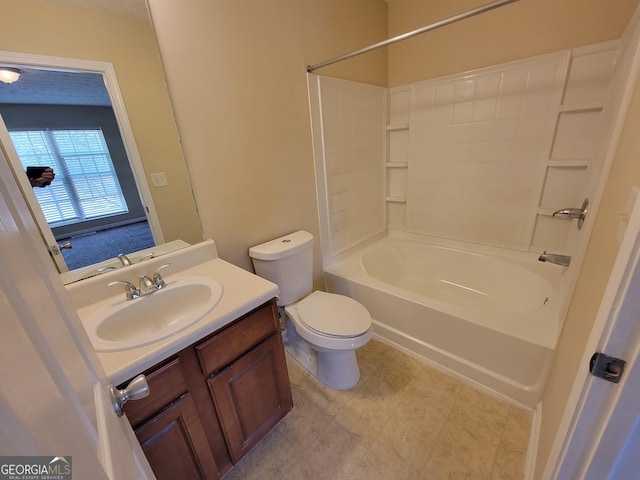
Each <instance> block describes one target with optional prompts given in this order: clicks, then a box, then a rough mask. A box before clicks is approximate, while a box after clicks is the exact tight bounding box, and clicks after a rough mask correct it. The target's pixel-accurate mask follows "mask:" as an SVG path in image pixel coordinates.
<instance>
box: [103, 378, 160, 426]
mask: <svg viewBox="0 0 640 480" xmlns="http://www.w3.org/2000/svg"><path fill="white" fill-rule="evenodd" d="M109 391H110V394H111V404H112V405H113V409H114V410H115V412H116V415H118V416H119V417H121V416H122V414H123V413H124V412H123V411H122V407H124V404H125V403H127V402H128V401H129V400H139V399H141V398H144V397H148V396H149V393H150V391H149V384H148V383H147V378H146V377H145V376H144V375H138V376H137V377H136V378H134V379H133V380H131V382H129V385H127V386H126V387H125V388H123V389H122V390H118V389H117V388H116V387H114V386H113V385H110V386H109Z"/></svg>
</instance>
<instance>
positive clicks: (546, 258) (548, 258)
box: [538, 250, 571, 267]
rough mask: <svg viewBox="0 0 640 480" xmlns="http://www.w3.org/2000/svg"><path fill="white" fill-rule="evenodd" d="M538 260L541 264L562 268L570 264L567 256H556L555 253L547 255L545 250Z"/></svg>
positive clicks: (569, 258)
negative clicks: (546, 263) (551, 264)
mask: <svg viewBox="0 0 640 480" xmlns="http://www.w3.org/2000/svg"><path fill="white" fill-rule="evenodd" d="M538 260H539V261H541V262H549V263H553V264H555V265H561V266H563V267H568V266H569V263H571V257H570V256H569V255H558V254H557V253H547V251H546V250H545V251H544V253H543V254H542V255H540V256H539V257H538Z"/></svg>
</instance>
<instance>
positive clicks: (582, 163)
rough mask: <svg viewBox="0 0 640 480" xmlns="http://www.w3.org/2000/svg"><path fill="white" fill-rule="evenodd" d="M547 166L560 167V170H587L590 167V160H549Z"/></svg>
mask: <svg viewBox="0 0 640 480" xmlns="http://www.w3.org/2000/svg"><path fill="white" fill-rule="evenodd" d="M547 165H549V166H550V167H560V168H587V166H588V165H589V160H586V159H578V160H553V159H552V160H549V161H548V162H547Z"/></svg>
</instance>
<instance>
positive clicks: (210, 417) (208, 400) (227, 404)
mask: <svg viewBox="0 0 640 480" xmlns="http://www.w3.org/2000/svg"><path fill="white" fill-rule="evenodd" d="M145 375H146V376H147V382H148V383H149V389H150V392H151V393H150V395H149V396H148V397H147V398H145V399H142V400H136V401H135V402H130V403H127V404H126V405H125V407H124V411H125V413H126V414H127V418H128V419H129V422H130V423H131V425H132V426H133V428H134V431H135V433H136V436H137V438H138V440H139V441H140V445H141V446H142V449H143V451H144V452H145V454H146V456H147V459H148V460H149V463H150V465H151V468H152V469H153V471H154V473H155V474H156V477H157V478H158V479H159V480H162V479H176V478H196V479H197V478H202V479H211V478H219V477H220V476H221V475H223V474H224V473H225V472H226V471H228V470H229V469H230V468H231V466H232V465H233V464H235V463H236V462H238V461H239V460H240V459H241V458H242V457H243V456H244V455H245V454H246V453H247V452H248V451H249V450H250V449H251V448H252V447H253V446H254V445H255V444H256V443H257V442H258V441H259V440H260V439H261V438H263V437H264V436H265V435H266V434H267V433H268V432H269V431H270V430H271V429H272V428H273V427H274V426H275V425H276V424H277V423H278V422H279V421H280V420H281V419H282V418H283V417H284V416H285V415H286V414H287V413H288V412H289V411H290V410H291V408H292V407H293V402H292V398H291V387H290V384H289V377H288V372H287V366H286V361H285V357H284V348H283V344H282V337H281V335H280V328H279V322H278V316H277V309H276V305H275V301H270V302H268V303H266V304H264V305H262V306H261V307H259V308H257V309H256V310H254V311H252V312H250V313H248V314H247V315H245V316H243V317H241V318H240V319H238V320H236V321H234V322H232V323H230V324H229V325H227V326H226V327H224V328H223V329H221V330H219V331H218V332H215V333H213V334H212V335H210V336H208V337H205V338H204V339H201V340H199V341H197V342H196V343H194V344H193V345H191V346H190V347H187V348H185V349H184V350H182V351H180V352H179V353H178V354H177V355H175V356H173V357H171V358H169V359H167V360H165V361H164V362H163V363H162V364H159V365H157V366H155V367H153V368H151V369H149V370H148V371H147V372H145Z"/></svg>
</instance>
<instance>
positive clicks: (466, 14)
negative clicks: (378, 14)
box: [307, 0, 519, 73]
mask: <svg viewBox="0 0 640 480" xmlns="http://www.w3.org/2000/svg"><path fill="white" fill-rule="evenodd" d="M518 1H519V0H498V1H497V2H493V3H488V4H486V5H483V6H481V7H478V8H475V9H473V10H469V11H468V12H464V13H461V14H459V15H454V16H453V17H449V18H445V19H444V20H440V21H439V22H435V23H432V24H431V25H427V26H426V27H422V28H418V29H417V30H413V31H411V32H407V33H403V34H402V35H398V36H397V37H393V38H389V39H388V40H383V41H382V42H378V43H374V44H373V45H369V46H368V47H365V48H361V49H360V50H356V51H354V52H351V53H345V54H344V55H340V56H339V57H335V58H331V59H329V60H326V61H324V62H320V63H316V64H315V65H307V72H309V73H311V72H313V71H314V70H317V69H319V68H323V67H327V66H329V65H333V64H334V63H338V62H341V61H343V60H347V59H349V58H352V57H356V56H358V55H362V54H363V53H367V52H370V51H372V50H376V49H378V48H382V47H386V46H387V45H391V44H392V43H396V42H399V41H401V40H406V39H407V38H411V37H415V36H416V35H420V34H422V33H426V32H429V31H431V30H435V29H436V28H440V27H444V26H445V25H450V24H452V23H455V22H458V21H460V20H464V19H466V18H470V17H473V16H475V15H479V14H480V13H484V12H488V11H489V10H494V9H496V8H499V7H502V6H504V5H507V4H509V3H513V2H518Z"/></svg>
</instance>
